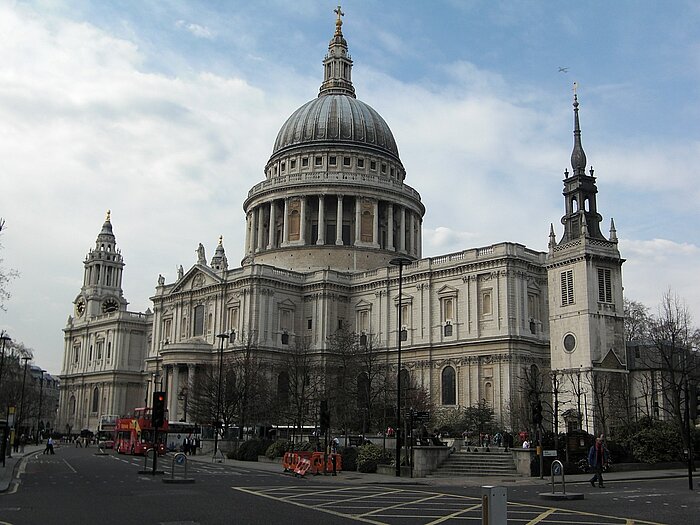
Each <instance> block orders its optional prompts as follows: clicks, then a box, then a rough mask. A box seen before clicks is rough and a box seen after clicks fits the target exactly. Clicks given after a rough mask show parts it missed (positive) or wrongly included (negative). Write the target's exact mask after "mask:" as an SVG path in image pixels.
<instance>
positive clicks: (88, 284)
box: [74, 211, 128, 319]
mask: <svg viewBox="0 0 700 525" xmlns="http://www.w3.org/2000/svg"><path fill="white" fill-rule="evenodd" d="M83 265H84V266H85V271H84V274H83V286H82V288H81V290H80V294H79V295H78V297H76V298H75V301H74V303H75V316H76V318H78V319H80V318H83V317H86V318H89V317H94V316H96V315H101V314H106V313H112V312H116V311H118V310H126V306H127V304H128V303H127V301H126V299H124V293H123V291H122V274H123V272H124V259H123V258H122V254H121V251H120V250H119V249H118V248H117V241H116V238H115V237H114V233H113V232H112V222H111V218H110V212H109V211H107V217H106V218H105V222H104V224H103V225H102V230H101V231H100V233H99V234H98V235H97V239H96V241H95V248H94V249H91V250H90V251H89V252H88V254H87V255H86V256H85V260H84V261H83Z"/></svg>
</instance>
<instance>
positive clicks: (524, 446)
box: [523, 439, 530, 448]
mask: <svg viewBox="0 0 700 525" xmlns="http://www.w3.org/2000/svg"><path fill="white" fill-rule="evenodd" d="M523 448H530V442H529V441H528V440H527V439H526V440H525V441H523Z"/></svg>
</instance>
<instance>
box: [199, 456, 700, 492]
mask: <svg viewBox="0 0 700 525" xmlns="http://www.w3.org/2000/svg"><path fill="white" fill-rule="evenodd" d="M187 458H188V460H189V461H194V462H197V463H210V464H219V465H221V464H223V465H229V466H233V467H236V468H241V469H245V470H257V471H263V472H268V473H278V474H280V475H282V476H292V475H293V474H291V473H288V472H284V471H283V469H282V460H281V459H280V460H279V461H278V462H275V463H265V462H255V461H238V460H235V459H227V460H225V461H224V462H223V463H217V462H216V461H212V456H211V455H210V454H209V455H202V454H198V455H196V456H187ZM591 476H592V474H570V475H567V476H566V478H565V479H566V484H567V486H568V485H569V484H571V485H575V484H586V485H588V483H589V480H590V479H591ZM687 476H688V471H687V470H685V469H665V470H636V471H623V472H615V471H611V472H606V473H605V474H604V478H605V482H606V483H617V482H623V481H637V480H645V479H670V478H685V477H687ZM696 476H697V481H698V482H699V483H700V473H697V474H696V473H693V478H694V479H695V478H696ZM305 477H306V478H307V479H312V480H314V481H322V480H325V481H328V482H336V481H337V482H343V483H354V484H367V485H413V486H430V487H437V486H443V487H444V486H473V487H480V486H482V485H504V486H514V485H543V486H545V485H546V486H551V477H550V476H545V477H544V479H539V477H534V478H533V477H504V476H473V477H454V478H439V477H430V478H404V477H402V478H397V477H395V476H386V475H382V474H365V473H362V472H340V473H338V475H337V476H332V475H330V474H327V475H325V476H324V475H317V476H314V475H310V474H307V475H306V476H305ZM555 482H557V483H558V486H560V487H561V478H560V477H557V478H556V479H555Z"/></svg>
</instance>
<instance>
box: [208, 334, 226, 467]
mask: <svg viewBox="0 0 700 525" xmlns="http://www.w3.org/2000/svg"><path fill="white" fill-rule="evenodd" d="M216 337H218V338H219V380H218V383H217V387H216V421H215V423H214V424H215V428H214V455H213V456H212V459H214V458H216V453H217V452H218V451H219V417H220V414H221V375H222V371H223V366H224V341H225V340H226V339H228V338H229V334H227V333H221V334H218V335H217V336H216Z"/></svg>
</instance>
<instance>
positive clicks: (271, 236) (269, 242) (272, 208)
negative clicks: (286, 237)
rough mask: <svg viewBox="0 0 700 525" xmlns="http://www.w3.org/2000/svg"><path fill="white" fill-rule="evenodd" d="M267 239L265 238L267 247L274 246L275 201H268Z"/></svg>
mask: <svg viewBox="0 0 700 525" xmlns="http://www.w3.org/2000/svg"><path fill="white" fill-rule="evenodd" d="M267 231H268V239H267V249H268V250H271V249H272V248H275V235H276V234H277V228H276V227H275V201H274V200H272V201H270V223H269V226H268V230H267Z"/></svg>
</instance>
